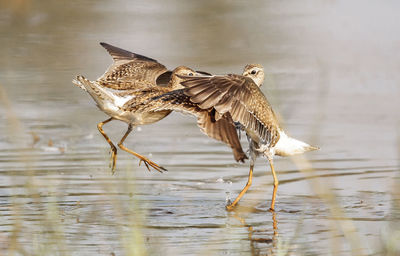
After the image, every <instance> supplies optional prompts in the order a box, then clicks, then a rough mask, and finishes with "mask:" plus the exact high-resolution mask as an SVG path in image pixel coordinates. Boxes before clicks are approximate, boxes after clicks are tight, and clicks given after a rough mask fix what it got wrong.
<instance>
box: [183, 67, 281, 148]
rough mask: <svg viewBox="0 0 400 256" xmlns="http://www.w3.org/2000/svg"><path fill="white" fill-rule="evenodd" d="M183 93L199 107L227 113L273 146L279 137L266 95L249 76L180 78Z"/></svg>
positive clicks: (276, 124)
mask: <svg viewBox="0 0 400 256" xmlns="http://www.w3.org/2000/svg"><path fill="white" fill-rule="evenodd" d="M180 77H181V78H182V79H184V80H183V81H182V82H181V84H182V85H183V86H184V87H186V89H184V93H185V94H186V95H187V96H189V97H190V100H191V101H192V102H193V103H196V104H198V106H199V107H200V108H202V109H208V108H211V107H214V108H215V109H216V111H218V112H219V113H220V114H221V115H224V114H226V113H229V114H230V115H231V116H232V119H233V120H234V121H235V122H240V123H241V124H242V125H243V126H244V127H245V128H246V131H247V132H248V133H249V132H250V133H251V134H252V135H253V134H255V135H257V136H258V137H259V139H261V140H262V141H263V142H264V143H266V144H268V145H270V146H274V145H275V144H276V142H277V141H278V140H279V132H278V130H279V124H278V121H277V119H276V117H275V114H274V112H273V111H272V108H271V106H270V105H269V103H268V101H267V98H266V97H265V96H264V94H263V93H262V92H261V90H260V89H259V88H258V86H257V85H256V84H255V83H254V82H253V80H252V79H251V78H248V77H244V76H240V75H232V74H229V75H224V76H199V77H183V76H180Z"/></svg>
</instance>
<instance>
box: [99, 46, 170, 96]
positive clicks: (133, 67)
mask: <svg viewBox="0 0 400 256" xmlns="http://www.w3.org/2000/svg"><path fill="white" fill-rule="evenodd" d="M100 45H101V46H103V47H104V48H105V49H106V50H107V52H108V53H109V54H110V55H111V57H112V58H113V60H114V63H113V64H112V65H111V66H110V67H109V68H108V69H107V71H106V72H105V73H104V74H103V75H102V76H101V77H100V78H99V79H98V80H97V81H98V82H99V83H101V84H102V85H103V86H105V87H109V88H113V89H118V90H127V89H136V88H144V87H146V86H147V87H148V86H155V85H156V81H157V78H158V77H159V76H161V75H162V74H164V73H168V70H167V68H166V67H165V66H164V65H162V64H160V63H158V62H157V61H156V60H154V59H151V58H148V57H146V56H143V55H139V54H136V53H132V52H130V51H127V50H124V49H121V48H118V47H115V46H112V45H110V44H107V43H100ZM168 74H169V73H168Z"/></svg>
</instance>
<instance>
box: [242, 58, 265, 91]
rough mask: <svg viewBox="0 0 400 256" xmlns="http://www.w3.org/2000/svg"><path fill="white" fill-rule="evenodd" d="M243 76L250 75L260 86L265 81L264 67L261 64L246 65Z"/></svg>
mask: <svg viewBox="0 0 400 256" xmlns="http://www.w3.org/2000/svg"><path fill="white" fill-rule="evenodd" d="M243 76H246V77H250V78H251V79H253V81H254V83H255V84H256V85H257V86H258V87H260V86H261V85H262V84H263V82H264V76H265V74H264V68H263V66H261V65H260V64H248V65H246V66H245V67H244V70H243Z"/></svg>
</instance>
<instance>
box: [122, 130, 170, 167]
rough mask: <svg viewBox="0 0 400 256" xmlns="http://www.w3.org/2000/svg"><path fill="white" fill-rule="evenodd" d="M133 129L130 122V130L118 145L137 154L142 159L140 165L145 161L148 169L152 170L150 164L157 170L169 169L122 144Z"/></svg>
mask: <svg viewBox="0 0 400 256" xmlns="http://www.w3.org/2000/svg"><path fill="white" fill-rule="evenodd" d="M131 131H132V125H131V124H129V125H128V130H127V131H126V133H125V135H124V137H122V139H121V141H120V142H119V143H118V147H119V148H120V149H122V150H124V151H126V152H128V153H130V154H132V155H134V156H136V157H137V158H139V159H140V162H139V165H140V163H141V162H142V161H143V162H144V164H145V165H146V167H147V169H148V170H149V171H150V167H149V165H150V166H151V167H153V168H154V169H156V170H157V171H159V172H163V171H167V169H165V168H164V167H162V166H159V165H158V164H156V163H154V162H153V161H151V160H150V159H148V158H146V157H144V156H142V155H140V154H138V153H136V152H134V151H132V150H130V149H129V148H126V147H125V146H124V145H123V144H122V143H124V141H125V139H126V137H128V135H129V133H130V132H131Z"/></svg>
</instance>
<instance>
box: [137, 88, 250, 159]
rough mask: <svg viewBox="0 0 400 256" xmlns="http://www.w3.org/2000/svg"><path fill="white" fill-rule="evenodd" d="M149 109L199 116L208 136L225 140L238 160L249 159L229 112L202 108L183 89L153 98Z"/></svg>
mask: <svg viewBox="0 0 400 256" xmlns="http://www.w3.org/2000/svg"><path fill="white" fill-rule="evenodd" d="M144 108H146V110H147V111H161V110H174V111H179V112H183V113H187V114H191V115H194V116H196V117H197V125H198V126H199V127H200V130H201V131H202V132H203V133H205V134H206V135H207V136H209V137H211V138H213V139H216V140H218V141H221V142H224V143H225V144H227V145H228V146H230V147H231V148H232V151H233V155H234V158H235V160H236V161H238V162H244V160H245V159H247V156H246V154H245V153H244V152H243V149H242V146H241V144H240V141H239V138H238V134H237V131H236V127H235V124H234V122H233V120H232V117H231V115H230V114H229V113H226V114H224V115H222V116H219V114H217V113H216V111H215V109H213V108H210V109H201V108H200V107H199V106H198V105H197V104H195V103H193V102H191V101H190V98H189V97H188V96H187V95H185V94H184V92H183V89H180V90H174V91H171V92H169V93H165V94H162V95H160V96H158V97H154V98H153V99H152V102H151V104H146V105H145V106H144Z"/></svg>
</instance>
